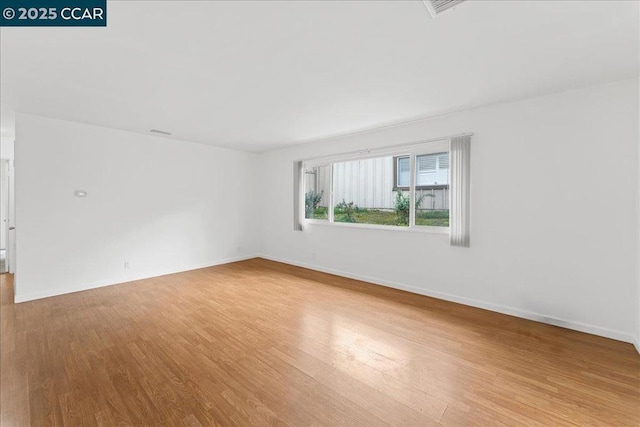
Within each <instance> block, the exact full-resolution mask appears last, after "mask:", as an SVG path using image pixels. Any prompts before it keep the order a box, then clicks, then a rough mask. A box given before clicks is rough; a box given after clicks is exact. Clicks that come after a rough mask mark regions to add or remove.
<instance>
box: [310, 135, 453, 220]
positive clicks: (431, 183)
mask: <svg viewBox="0 0 640 427" xmlns="http://www.w3.org/2000/svg"><path fill="white" fill-rule="evenodd" d="M412 177H413V179H412ZM304 190H305V222H308V223H325V224H338V225H343V226H344V225H353V226H356V227H357V226H369V227H376V228H379V227H383V228H390V229H404V230H407V229H413V230H433V231H437V230H445V231H446V230H448V227H449V143H448V141H437V142H431V143H426V144H416V145H415V146H411V147H408V148H407V147H405V148H396V149H391V148H390V149H382V150H380V151H379V152H378V154H375V153H374V154H372V153H370V152H364V153H360V154H349V155H344V156H336V157H335V158H334V159H332V160H331V161H327V160H324V162H323V163H315V162H313V161H308V162H305V167H304Z"/></svg>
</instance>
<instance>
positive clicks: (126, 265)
mask: <svg viewBox="0 0 640 427" xmlns="http://www.w3.org/2000/svg"><path fill="white" fill-rule="evenodd" d="M124 269H125V270H128V269H129V261H125V262H124Z"/></svg>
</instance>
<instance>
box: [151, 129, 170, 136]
mask: <svg viewBox="0 0 640 427" xmlns="http://www.w3.org/2000/svg"><path fill="white" fill-rule="evenodd" d="M149 132H151V133H157V134H158V135H166V136H169V135H171V132H167V131H166V130H160V129H150V130H149Z"/></svg>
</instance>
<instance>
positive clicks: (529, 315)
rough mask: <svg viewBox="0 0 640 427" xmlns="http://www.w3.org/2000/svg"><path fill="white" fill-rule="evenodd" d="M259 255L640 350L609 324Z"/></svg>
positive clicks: (633, 340)
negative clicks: (577, 319) (598, 324)
mask: <svg viewBox="0 0 640 427" xmlns="http://www.w3.org/2000/svg"><path fill="white" fill-rule="evenodd" d="M259 257H260V258H264V259H267V260H271V261H276V262H282V263H285V264H290V265H294V266H297V267H302V268H308V269H309V270H315V271H320V272H323V273H329V274H335V275H336V276H342V277H346V278H349V279H355V280H361V281H363V282H369V283H373V284H376V285H380V286H385V287H388V288H394V289H400V290H403V291H407V292H411V293H414V294H419V295H424V296H428V297H433V298H438V299H441V300H445V301H451V302H455V303H458V304H464V305H468V306H471V307H477V308H482V309H485V310H490V311H495V312H497V313H502V314H508V315H510V316H515V317H521V318H523V319H528V320H534V321H536V322H541V323H546V324H549V325H554V326H560V327H563V328H567V329H573V330H575V331H579V332H586V333H588V334H593V335H599V336H602V337H605V338H611V339H614V340H618V341H624V342H628V343H632V344H634V345H635V346H636V349H637V350H638V352H640V342H638V339H637V338H636V337H634V336H633V335H631V334H628V333H626V332H621V331H615V330H612V329H608V328H602V327H600V326H595V325H589V324H586V323H582V322H575V321H572V320H566V319H561V318H558V317H552V316H547V315H543V314H540V313H534V312H531V311H527V310H522V309H519V308H514V307H508V306H504V305H499V304H493V303H490V302H486V301H479V300H475V299H471V298H466V297H461V296H458V295H453V294H448V293H445V292H439V291H433V290H429V289H422V288H416V287H414V286H410V285H405V284H403V283H398V282H391V281H387V280H381V279H377V278H375V277H369V276H363V275H359V274H352V273H349V272H346V271H341V270H335V269H332V268H326V267H320V266H316V265H311V264H306V263H301V262H297V261H292V260H287V259H283V258H278V257H272V256H268V255H260V256H259Z"/></svg>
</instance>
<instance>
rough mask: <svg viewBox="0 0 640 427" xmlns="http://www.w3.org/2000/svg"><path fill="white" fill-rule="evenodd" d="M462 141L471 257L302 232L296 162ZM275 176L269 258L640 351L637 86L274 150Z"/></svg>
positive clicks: (267, 191)
mask: <svg viewBox="0 0 640 427" xmlns="http://www.w3.org/2000/svg"><path fill="white" fill-rule="evenodd" d="M461 132H475V136H474V137H473V140H472V145H473V147H472V153H471V154H472V210H471V226H472V235H471V248H469V249H465V248H458V247H451V246H449V243H448V236H446V235H437V234H422V233H409V232H398V231H386V230H371V229H355V228H344V227H331V226H325V225H311V226H308V227H307V228H306V229H305V231H303V232H295V231H293V230H292V226H291V222H292V217H291V215H292V201H293V196H292V191H293V190H292V184H291V176H292V162H293V161H294V160H298V159H304V158H309V157H314V156H320V155H325V154H331V153H340V152H347V151H354V150H358V149H365V148H374V147H379V146H384V145H391V144H398V143H403V142H410V141H418V140H422V139H430V138H436V137H440V136H446V135H451V134H457V133H461ZM261 167H262V168H263V169H262V175H261V176H262V177H263V178H262V179H261V182H262V192H263V196H264V201H263V203H264V205H265V206H269V209H264V210H263V224H262V233H263V239H262V243H263V249H262V251H263V254H264V255H265V256H266V257H270V258H272V259H277V260H283V261H285V262H289V263H292V264H298V265H303V266H308V267H311V268H315V269H319V270H324V271H330V272H336V273H339V274H343V275H347V276H352V277H357V278H363V279H365V280H369V281H372V282H376V283H381V284H386V285H388V286H394V287H398V288H403V289H408V290H412V291H414V292H418V293H423V294H427V295H434V296H437V297H440V298H444V299H449V300H454V301H459V302H463V303H467V304H471V305H476V306H480V307H485V308H489V309H492V310H496V311H501V312H506V313H512V314H515V315H518V316H523V317H528V318H533V319H537V320H541V321H545V322H549V323H555V324H559V325H564V326H567V327H570V328H574V329H578V330H583V331H587V332H592V333H596V334H600V335H604V336H609V337H613V338H616V339H621V340H625V341H629V342H631V341H633V339H634V335H635V333H636V328H637V318H636V316H637V311H638V306H637V301H638V299H637V286H638V285H637V284H638V259H639V254H638V245H637V239H638V228H639V223H638V217H637V199H638V194H639V176H638V80H637V79H633V80H626V81H622V82H617V83H612V84H608V85H604V86H598V87H592V88H587V89H582V90H577V91H572V92H566V93H561V94H556V95H552V96H546V97H540V98H534V99H529V100H525V101H520V102H515V103H510V104H502V105H495V106H489V107H484V108H480V109H474V110H469V111H466V112H461V113H457V114H453V115H448V116H443V117H440V118H435V119H432V120H428V121H422V122H416V123H413V124H410V125H405V126H401V127H395V128H389V129H385V130H380V131H376V132H371V133H364V134H359V135H352V136H349V137H344V138H340V139H335V140H332V141H324V142H318V143H312V144H306V145H304V146H297V147H291V148H288V149H283V150H278V151H273V152H269V153H266V154H264V155H263V157H262V159H261ZM541 171H544V173H541ZM598 202H601V205H602V208H601V209H599V208H598V205H599V204H600V203H598ZM612 206H613V207H614V208H611V207H612ZM425 268H426V269H428V270H429V274H428V275H425V274H424V271H425ZM427 278H428V280H427Z"/></svg>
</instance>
